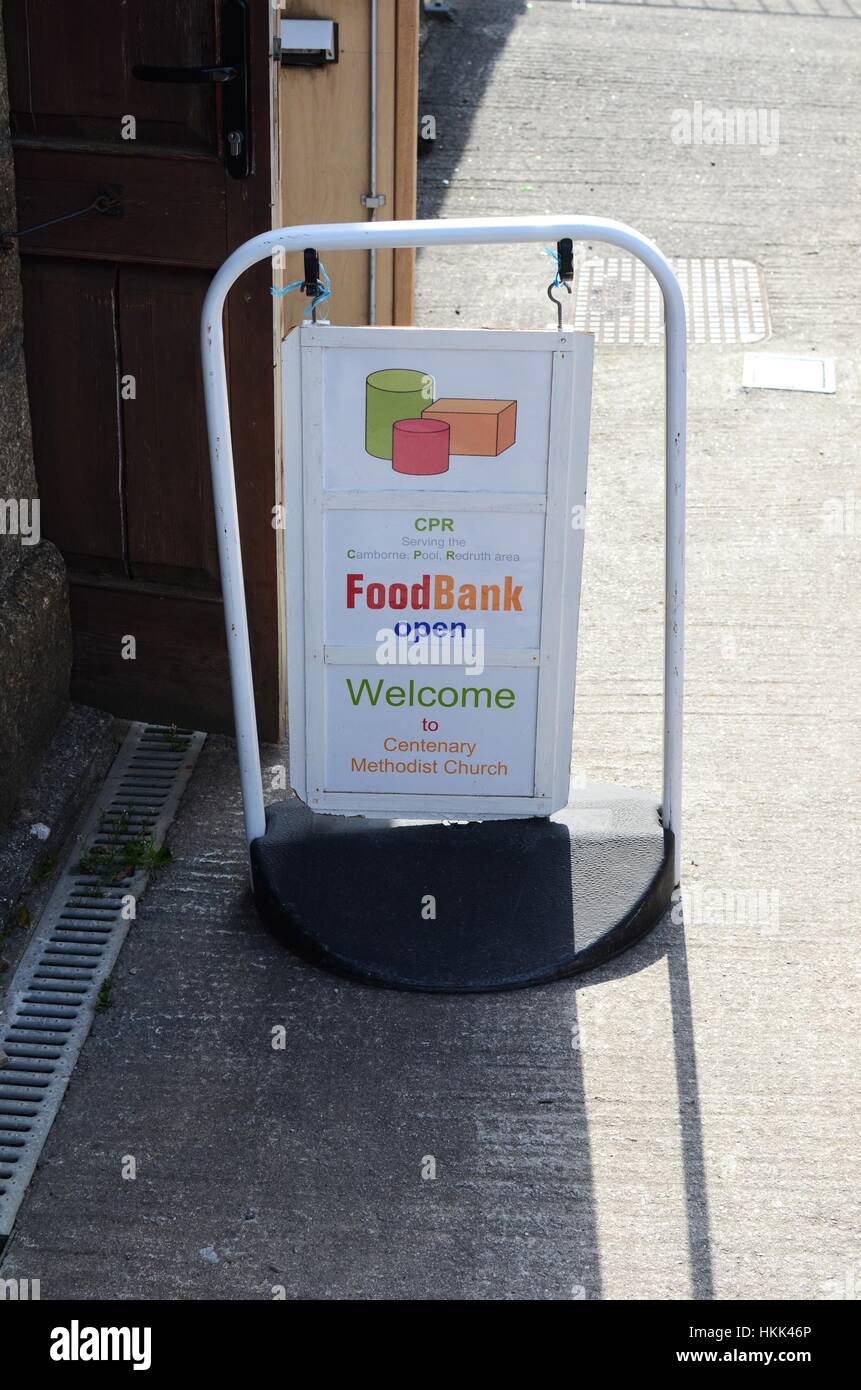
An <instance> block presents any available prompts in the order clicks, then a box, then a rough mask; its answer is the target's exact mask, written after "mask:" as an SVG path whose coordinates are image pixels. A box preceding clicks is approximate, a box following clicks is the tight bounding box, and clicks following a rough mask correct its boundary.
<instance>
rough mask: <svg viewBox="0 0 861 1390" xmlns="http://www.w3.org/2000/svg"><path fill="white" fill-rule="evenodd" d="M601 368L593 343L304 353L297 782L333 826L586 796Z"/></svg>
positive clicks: (306, 330)
mask: <svg viewBox="0 0 861 1390" xmlns="http://www.w3.org/2000/svg"><path fill="white" fill-rule="evenodd" d="M591 375H592V339H591V337H589V336H588V335H584V334H573V333H565V334H557V333H532V332H516V333H515V332H496V331H478V332H472V331H463V330H451V331H450V330H446V331H441V330H436V329H412V328H392V329H389V328H338V327H335V326H332V325H323V324H318V325H307V324H306V325H303V326H302V327H300V328H297V329H294V331H293V332H292V333H291V334H290V335H289V337H288V338H287V340H286V342H285V351H284V440H285V449H284V458H285V498H286V512H287V525H286V546H287V628H288V630H287V642H288V663H289V682H288V685H289V707H290V709H289V713H290V780H291V784H292V786H293V787H294V789H295V790H296V792H297V793H298V795H299V796H301V797H302V799H303V800H304V801H306V802H307V804H308V805H309V806H310V807H312V808H313V809H314V810H315V811H327V812H341V813H361V814H365V815H381V816H388V817H406V818H410V817H438V818H452V819H480V818H484V817H492V816H535V815H549V814H551V813H552V812H553V811H555V810H558V809H560V808H561V807H562V806H564V805H565V804H566V803H567V800H568V783H569V771H570V756H571V729H572V722H573V712H574V675H575V662H576V651H577V618H578V612H579V601H580V573H581V565H582V555H583V536H584V529H583V528H584V520H585V503H586V457H587V447H588V429H589V406H590V393H591Z"/></svg>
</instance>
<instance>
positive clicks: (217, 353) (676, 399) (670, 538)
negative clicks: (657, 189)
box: [201, 216, 687, 882]
mask: <svg viewBox="0 0 861 1390" xmlns="http://www.w3.org/2000/svg"><path fill="white" fill-rule="evenodd" d="M563 237H571V238H572V239H573V240H575V241H597V242H603V243H606V244H608V245H611V246H617V247H619V249H620V250H622V251H627V252H628V253H629V254H630V255H632V256H635V257H636V258H637V259H638V260H640V261H642V262H643V263H644V265H646V266H647V267H648V269H649V270H650V271H651V272H652V274H653V275H654V277H655V279H656V280H657V282H658V284H659V286H660V288H661V293H662V295H663V300H664V319H665V379H666V398H665V405H666V505H665V516H666V537H665V605H664V736H663V759H664V768H663V799H662V807H663V823H664V825H665V826H666V827H667V829H669V830H671V831H672V832H673V834H674V836H675V856H676V858H675V879H676V882H678V880H679V869H680V862H681V861H680V853H681V790H682V690H683V680H684V667H683V654H684V626H683V623H684V567H685V428H686V371H687V366H686V358H687V353H686V341H685V306H684V300H683V298H682V292H681V288H680V286H679V283H678V281H677V279H676V277H675V275H674V274H673V271H672V269H671V267H670V264H669V262H668V261H667V258H666V257H665V256H664V255H663V253H662V252H661V251H659V249H658V248H657V246H655V245H654V243H653V242H651V241H649V240H648V238H647V237H644V236H643V235H642V233H640V232H637V231H635V230H634V229H633V228H631V227H626V226H625V225H624V224H623V223H620V222H610V221H605V220H603V219H593V218H583V217H564V216H563V217H525V218H519V217H498V218H480V217H469V218H453V219H452V220H450V221H449V220H443V221H435V220H431V221H417V222H340V223H319V224H317V225H309V226H302V227H280V228H276V229H273V230H272V231H271V232H265V233H263V235H262V236H258V237H254V238H253V239H252V240H251V241H246V242H245V243H244V245H242V246H240V247H238V248H237V250H236V251H234V252H233V254H232V255H231V256H230V257H228V259H227V260H226V261H225V262H224V264H223V265H222V266H221V268H220V269H219V270H218V271H217V272H216V274H215V276H214V278H213V280H212V283H211V285H210V287H209V290H208V292H207V295H206V299H205V300H204V305H203V315H202V321H201V352H202V356H203V382H204V396H205V400H206V420H207V428H208V432H209V450H210V465H211V469H212V492H213V501H214V506H215V518H216V534H217V537H218V555H219V562H220V568H221V586H222V594H223V598H224V620H225V627H226V632H227V650H228V655H229V659H230V682H231V690H232V695H233V716H234V722H235V727H236V740H237V753H238V758H239V775H240V782H241V786H242V803H243V810H244V815H245V832H246V838H247V840H248V843H249V844H250V843H251V841H252V840H256V839H257V838H258V837H259V836H261V835H263V834H264V832H265V829H266V816H265V810H264V802H263V780H262V776H261V770H260V749H259V745H258V742H257V722H256V714H255V707H254V683H253V676H252V670H251V651H250V646H249V640H248V617H247V612H246V606H245V588H244V582H243V577H242V551H241V546H240V538H239V518H238V514H237V507H236V480H235V476H234V467H233V446H232V442H231V434H230V404H229V399H228V392H227V367H226V361H225V353H224V326H223V314H224V304H225V300H226V298H227V295H228V293H229V291H230V289H231V288H232V287H233V285H234V284H235V283H236V281H237V280H238V279H239V277H240V276H241V275H243V274H244V272H245V271H246V270H249V269H250V268H251V266H253V265H257V264H258V262H260V261H263V260H266V259H267V258H270V257H272V256H274V255H276V254H277V253H279V252H287V253H289V252H300V253H301V252H302V251H303V250H304V248H305V247H306V246H313V247H314V248H315V250H317V251H320V252H326V251H365V252H367V251H371V250H380V249H383V248H391V247H418V246H454V245H458V246H468V245H478V244H491V243H493V244H497V245H498V244H501V243H510V242H551V243H552V242H556V241H560V240H561V239H562V238H563Z"/></svg>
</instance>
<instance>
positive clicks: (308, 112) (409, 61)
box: [280, 0, 418, 331]
mask: <svg viewBox="0 0 861 1390" xmlns="http://www.w3.org/2000/svg"><path fill="white" fill-rule="evenodd" d="M411 10H415V11H416V14H415V15H412V14H411V13H410V11H411ZM290 17H291V18H325V19H333V20H335V21H336V22H337V23H338V25H339V41H340V55H339V61H338V62H337V63H336V64H329V65H327V66H326V67H323V68H311V69H304V70H303V69H296V68H285V69H283V70H282V73H281V87H280V126H281V179H282V188H283V193H282V221H283V223H284V224H285V225H287V226H289V225H293V224H301V223H305V222H361V221H365V220H366V219H367V215H368V214H367V210H366V209H365V208H364V207H363V206H362V201H361V199H362V194H363V193H367V192H368V191H369V188H370V4H369V3H367V2H366V0H320V2H319V3H318V2H317V0H297V3H295V4H294V3H291V5H290ZM411 66H412V70H413V71H412V73H411V71H410V68H411ZM417 69H418V19H417V7H416V6H415V4H413V5H412V6H409V5H406V4H401V3H399V0H379V3H378V49H377V190H378V192H381V193H384V194H385V195H386V205H385V206H384V207H383V208H380V209H378V211H377V214H376V216H377V218H378V219H381V220H382V219H388V218H392V217H395V216H397V217H400V218H404V217H413V216H415V178H414V174H413V179H412V184H411V183H410V177H409V163H410V160H412V162H413V165H414V162H415V148H416V125H415V99H414V97H413V96H412V95H411V89H412V88H413V87H414V86H415V85H416V84H417ZM411 112H412V114H410V113H411ZM396 149H397V151H398V154H397V155H396ZM408 151H411V153H410V154H408V153H407V152H408ZM398 163H399V165H400V175H398V172H397V165H398ZM396 259H397V260H398V262H399V290H398V312H399V313H400V314H401V315H402V319H401V321H404V317H403V316H406V317H409V316H411V309H412V295H411V281H412V274H411V266H412V256H411V254H410V253H409V252H407V253H397V257H396V255H395V253H394V252H391V251H382V252H378V254H377V322H378V323H392V322H394V321H395V318H394V315H395V312H396V304H395V298H396V296H395V261H396ZM324 260H325V264H326V269H327V270H328V272H329V274H330V276H331V277H332V284H333V294H332V299H331V300H330V301H329V302H328V303H327V308H326V313H327V316H328V317H329V318H331V319H332V321H333V322H334V323H354V324H362V323H367V322H368V258H367V256H365V255H362V254H360V253H357V252H344V253H341V254H330V255H329V256H327V257H324ZM301 275H302V259H301V256H298V255H297V256H293V257H290V258H289V259H288V263H287V265H286V266H285V268H284V277H283V278H284V282H285V283H286V282H289V281H291V280H295V279H298V278H300V277H301ZM304 307H305V301H303V300H302V298H301V297H300V296H299V295H292V296H288V297H287V298H286V299H285V301H284V309H283V313H284V329H285V331H287V330H288V329H289V328H291V327H293V326H294V324H296V323H298V322H299V321H300V320H301V318H302V311H303V309H304Z"/></svg>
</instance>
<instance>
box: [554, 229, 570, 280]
mask: <svg viewBox="0 0 861 1390" xmlns="http://www.w3.org/2000/svg"><path fill="white" fill-rule="evenodd" d="M556 255H557V257H558V260H559V279H560V280H561V281H562V283H563V285H570V283H571V281H572V280H573V279H574V242H573V241H572V240H571V238H570V236H566V237H563V238H562V240H561V241H557V243H556Z"/></svg>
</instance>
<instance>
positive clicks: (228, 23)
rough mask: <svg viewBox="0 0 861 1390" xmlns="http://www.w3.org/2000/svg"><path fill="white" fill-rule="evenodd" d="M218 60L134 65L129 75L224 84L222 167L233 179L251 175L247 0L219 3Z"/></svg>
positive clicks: (147, 79) (154, 79)
mask: <svg viewBox="0 0 861 1390" xmlns="http://www.w3.org/2000/svg"><path fill="white" fill-rule="evenodd" d="M221 13H222V18H221V33H222V39H221V45H222V61H221V63H219V64H217V65H216V66H215V67H207V68H175V67H156V66H154V65H153V64H151V63H136V64H135V66H134V67H133V68H132V76H133V77H136V78H137V80H138V81H139V82H193V83H219V84H223V85H224V93H223V96H222V100H221V107H222V116H223V122H224V124H223V139H224V167H225V168H226V170H227V172H228V174H230V176H231V177H232V178H234V179H247V178H248V175H249V174H250V173H251V73H250V71H249V59H250V46H249V38H248V3H247V0H223V4H222V7H221Z"/></svg>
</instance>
